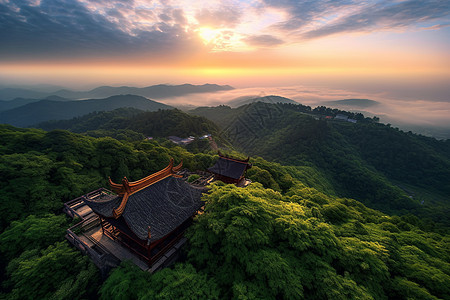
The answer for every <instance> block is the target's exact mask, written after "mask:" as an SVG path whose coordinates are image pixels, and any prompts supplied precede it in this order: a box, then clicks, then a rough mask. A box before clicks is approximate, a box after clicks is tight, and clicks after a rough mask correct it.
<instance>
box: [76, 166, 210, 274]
mask: <svg viewBox="0 0 450 300" xmlns="http://www.w3.org/2000/svg"><path fill="white" fill-rule="evenodd" d="M173 164H174V161H173V159H171V160H170V163H169V165H168V166H167V167H166V168H164V169H162V170H161V171H159V172H157V173H154V174H152V175H150V176H147V177H145V178H143V179H140V180H138V181H135V182H129V181H128V179H127V178H126V177H124V178H123V179H122V183H121V184H117V183H114V182H112V181H111V179H109V183H110V186H111V190H112V191H108V190H106V189H100V190H97V191H94V192H91V193H88V194H86V195H84V196H82V198H83V202H84V203H85V204H86V205H87V206H89V207H90V208H91V209H92V211H93V212H94V213H95V214H96V215H97V216H98V217H99V219H100V224H101V228H102V231H103V234H104V235H107V236H109V237H110V238H111V239H113V240H115V241H118V242H119V243H120V244H122V245H123V246H125V247H126V248H128V249H129V250H131V251H132V252H134V253H135V254H136V255H138V256H139V257H140V259H141V260H143V261H145V262H146V263H147V264H148V265H149V266H151V265H152V264H153V263H154V262H155V261H156V260H158V259H159V258H160V257H161V256H162V255H164V253H165V252H167V250H168V249H170V247H171V246H173V245H174V244H175V243H176V242H177V241H178V240H179V239H180V238H181V237H182V234H183V233H184V231H185V230H186V228H187V227H188V226H189V225H190V223H191V222H192V217H193V216H194V215H195V214H196V213H197V212H198V211H199V210H200V209H201V207H202V206H203V202H202V201H201V194H202V192H204V191H205V189H204V188H199V187H194V186H192V185H190V184H188V183H187V182H185V181H184V180H182V179H180V178H179V176H177V175H176V173H177V172H178V171H179V170H180V169H181V166H182V163H180V164H179V165H178V166H174V165H173Z"/></svg>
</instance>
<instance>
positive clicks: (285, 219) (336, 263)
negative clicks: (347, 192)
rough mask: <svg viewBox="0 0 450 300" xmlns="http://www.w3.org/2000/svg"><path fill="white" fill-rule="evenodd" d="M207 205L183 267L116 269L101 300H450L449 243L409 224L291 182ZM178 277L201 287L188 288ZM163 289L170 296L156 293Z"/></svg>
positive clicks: (222, 188) (214, 197)
mask: <svg viewBox="0 0 450 300" xmlns="http://www.w3.org/2000/svg"><path fill="white" fill-rule="evenodd" d="M294 181H295V180H294ZM205 200H206V208H205V213H204V214H202V215H200V216H198V217H197V220H196V222H195V223H194V225H193V226H192V228H191V229H190V230H189V234H188V237H189V242H190V244H189V248H188V252H189V253H188V261H187V262H186V263H183V264H180V265H178V266H177V267H176V268H174V269H166V270H164V271H163V272H160V273H157V274H155V275H153V276H150V275H148V274H147V273H145V272H141V271H138V270H137V269H136V268H131V267H128V266H122V267H121V268H118V269H116V270H115V271H114V272H113V273H112V274H111V276H110V277H109V278H108V279H107V280H106V282H105V283H104V285H103V286H102V289H101V291H100V292H101V295H102V297H103V298H110V297H113V296H117V297H118V298H119V299H128V298H127V297H130V298H139V299H147V297H149V298H152V299H154V298H163V299H170V298H171V297H175V298H178V297H182V298H183V297H184V298H188V299H190V298H192V299H195V298H198V297H200V298H203V297H206V298H211V299H214V298H215V297H217V296H220V298H224V299H229V298H236V299H349V298H352V299H438V298H441V299H446V298H448V297H449V296H450V264H449V258H450V256H449V251H448V242H449V237H448V236H446V235H439V234H437V233H433V232H424V231H422V230H421V229H419V228H418V227H417V226H416V225H414V223H416V221H417V220H418V219H417V218H415V217H412V216H410V217H402V218H399V217H389V216H386V215H383V214H382V213H380V212H377V211H374V210H372V209H369V208H367V207H365V206H364V205H362V204H361V203H359V202H357V201H355V200H352V199H345V198H344V199H341V198H333V197H328V196H326V195H324V194H322V193H320V192H318V191H316V190H314V189H311V188H306V187H305V186H303V185H302V184H301V183H300V182H297V181H295V182H294V184H293V186H292V187H291V188H290V189H289V190H288V191H287V192H286V193H284V194H282V193H279V192H276V191H273V190H271V189H265V188H264V187H263V186H262V185H261V184H259V183H253V184H252V185H251V186H249V187H247V188H245V189H243V188H237V187H235V186H233V185H224V184H221V183H216V184H214V186H213V187H212V191H211V192H210V194H208V195H206V196H205ZM186 273H187V274H186ZM162 278H163V279H162ZM168 278H170V279H168ZM180 278H181V279H187V278H192V281H195V282H196V283H197V282H200V283H201V285H199V286H196V287H194V288H193V289H192V285H193V284H194V283H193V282H189V283H188V282H185V281H183V280H182V281H181V282H179V280H180ZM161 282H164V284H161ZM186 284H188V285H187V286H186ZM167 286H170V289H167V290H166V292H167V293H169V291H170V294H166V293H163V292H162V291H164V290H163V289H164V287H167ZM193 291H195V292H196V293H193ZM130 295H131V296H130ZM200 295H201V296H200Z"/></svg>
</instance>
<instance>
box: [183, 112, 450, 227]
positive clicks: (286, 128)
mask: <svg viewBox="0 0 450 300" xmlns="http://www.w3.org/2000/svg"><path fill="white" fill-rule="evenodd" d="M191 113H193V114H196V115H201V116H204V117H206V118H209V119H211V120H212V121H214V122H216V123H217V124H218V125H219V126H220V127H221V128H222V135H223V136H224V137H226V138H227V139H228V140H229V141H230V142H231V144H233V145H234V147H235V148H236V149H237V150H239V151H242V152H244V153H247V154H248V155H252V156H253V155H260V156H262V157H263V158H265V159H267V160H271V161H276V162H279V163H281V164H283V165H293V166H297V167H299V168H301V169H303V170H309V172H310V175H309V176H308V178H304V179H303V180H304V181H305V182H315V185H314V187H315V188H317V189H319V190H320V191H322V192H325V193H327V194H334V195H338V196H341V197H342V196H343V197H351V198H355V199H358V200H359V201H361V202H362V203H364V204H366V205H367V206H369V207H372V208H376V209H379V210H382V211H384V212H387V213H405V212H415V213H417V214H419V215H422V216H428V217H433V219H434V220H436V221H439V222H445V223H446V224H447V225H450V220H449V218H448V217H446V216H448V215H449V214H450V206H449V205H448V203H449V202H448V201H449V199H448V195H449V194H450V185H449V183H448V178H450V141H449V140H447V141H438V140H436V139H433V138H428V137H424V136H420V135H416V134H413V133H411V132H409V133H406V132H402V131H400V130H398V129H396V128H392V127H390V125H384V124H380V123H377V122H376V120H374V119H371V118H364V116H363V115H362V114H354V113H350V112H345V111H340V110H337V109H329V108H326V107H317V108H315V109H312V108H310V107H307V106H303V105H291V104H276V105H274V104H268V103H253V104H249V105H244V106H241V107H239V108H235V109H232V108H230V107H226V106H218V107H215V108H213V107H210V108H198V109H195V110H192V111H191ZM338 114H345V115H346V116H349V117H352V118H354V119H357V120H358V121H357V123H356V124H353V123H349V122H343V121H338V120H334V119H327V117H329V116H336V115H338ZM424 189H425V190H427V191H428V192H431V193H432V194H433V193H434V194H433V195H434V196H430V195H429V194H428V196H425V195H426V194H427V193H426V192H425V193H424V192H423V190H424Z"/></svg>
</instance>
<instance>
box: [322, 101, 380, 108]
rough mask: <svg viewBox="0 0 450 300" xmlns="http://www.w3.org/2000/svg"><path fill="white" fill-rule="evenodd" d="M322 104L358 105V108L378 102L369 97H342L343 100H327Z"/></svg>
mask: <svg viewBox="0 0 450 300" xmlns="http://www.w3.org/2000/svg"><path fill="white" fill-rule="evenodd" d="M322 104H324V105H327V106H347V107H358V108H366V107H371V106H375V105H378V104H380V103H379V102H377V101H375V100H369V99H344V100H335V101H327V102H323V103H322Z"/></svg>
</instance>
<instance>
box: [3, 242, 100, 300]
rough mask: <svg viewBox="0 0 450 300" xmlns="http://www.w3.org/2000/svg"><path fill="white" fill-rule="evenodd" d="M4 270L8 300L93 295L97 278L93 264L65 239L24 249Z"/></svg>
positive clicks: (74, 297)
mask: <svg viewBox="0 0 450 300" xmlns="http://www.w3.org/2000/svg"><path fill="white" fill-rule="evenodd" d="M6 272H7V275H8V276H9V280H8V281H7V282H6V286H7V287H8V288H11V289H12V290H11V292H10V293H9V294H7V297H8V299H83V298H85V297H86V296H89V295H91V296H93V295H95V294H96V288H97V286H98V281H99V276H98V270H97V269H96V267H95V266H94V265H93V264H92V263H91V262H89V259H88V258H87V257H85V256H82V255H81V254H80V253H79V252H78V251H77V250H75V249H72V248H71V247H70V246H69V245H68V243H67V242H60V243H56V244H54V245H51V246H49V247H48V248H47V249H44V250H42V251H39V250H37V249H33V250H27V251H25V252H23V253H22V254H21V255H20V256H19V257H18V258H16V259H13V260H12V261H10V262H9V264H8V267H7V268H6Z"/></svg>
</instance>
